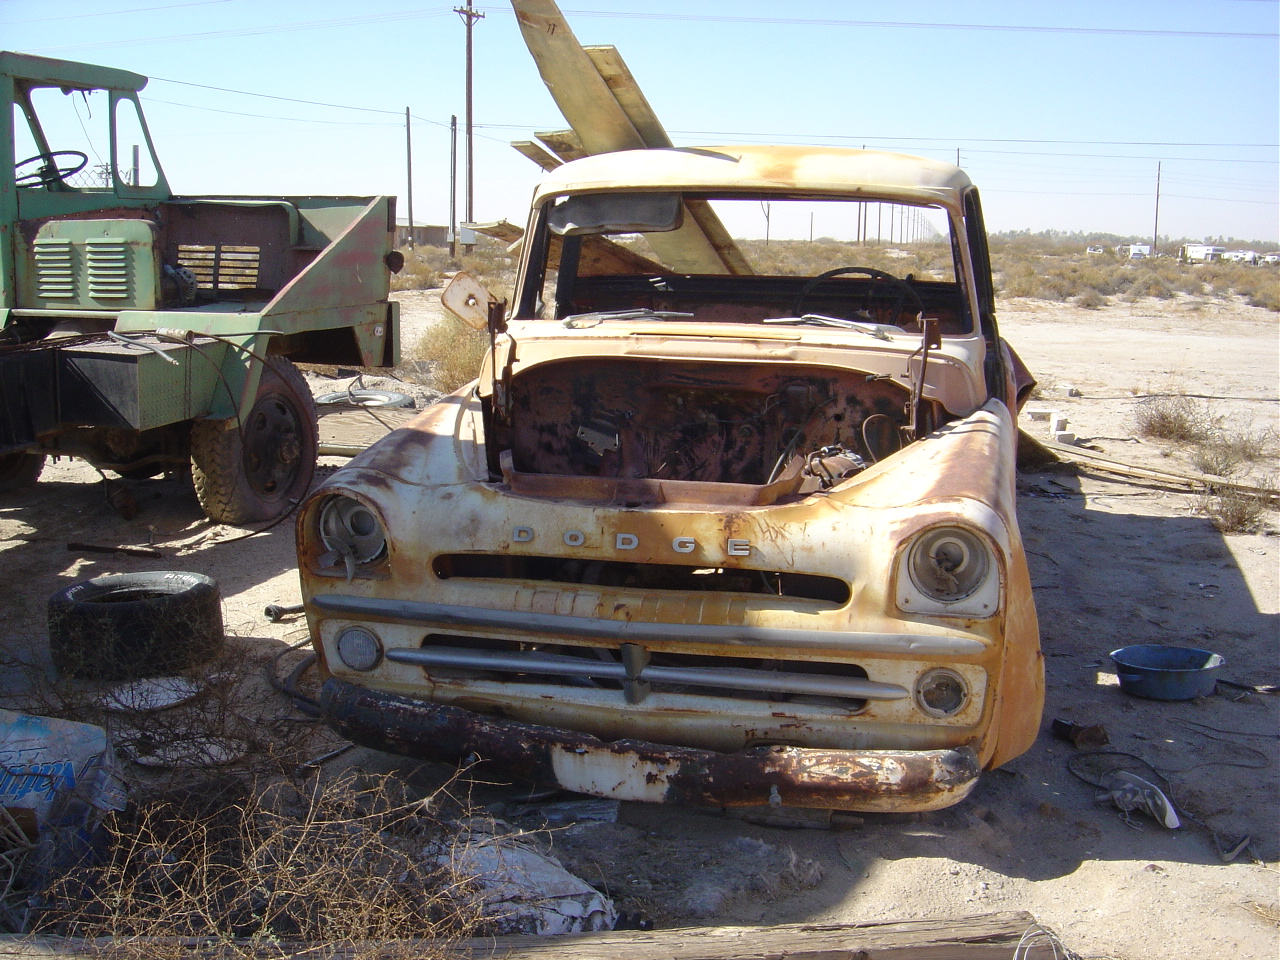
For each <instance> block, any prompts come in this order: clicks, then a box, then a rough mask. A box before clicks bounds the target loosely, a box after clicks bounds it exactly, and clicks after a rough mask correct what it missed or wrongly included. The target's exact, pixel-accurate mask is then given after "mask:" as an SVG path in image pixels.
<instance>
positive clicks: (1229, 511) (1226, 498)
mask: <svg viewBox="0 0 1280 960" xmlns="http://www.w3.org/2000/svg"><path fill="white" fill-rule="evenodd" d="M1197 510H1198V512H1199V513H1200V514H1202V515H1203V516H1206V517H1208V518H1209V519H1210V520H1211V521H1213V525H1214V526H1215V527H1217V528H1218V529H1219V530H1221V531H1222V532H1223V533H1251V532H1253V531H1254V530H1257V529H1258V528H1259V527H1261V526H1262V523H1263V520H1264V519H1265V518H1266V516H1267V503H1266V499H1265V498H1263V497H1259V496H1256V495H1255V494H1252V493H1249V492H1248V491H1245V490H1220V491H1216V492H1209V493H1206V494H1203V495H1202V496H1201V497H1200V501H1199V503H1198V504H1197Z"/></svg>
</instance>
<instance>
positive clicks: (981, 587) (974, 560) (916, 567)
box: [897, 524, 1000, 617]
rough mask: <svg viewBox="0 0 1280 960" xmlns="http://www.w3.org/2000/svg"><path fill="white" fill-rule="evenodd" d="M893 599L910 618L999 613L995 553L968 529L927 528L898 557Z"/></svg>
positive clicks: (988, 542) (985, 541)
mask: <svg viewBox="0 0 1280 960" xmlns="http://www.w3.org/2000/svg"><path fill="white" fill-rule="evenodd" d="M897 594H898V607H899V609H902V610H906V611H909V612H912V613H932V614H944V615H947V616H963V617H989V616H992V615H993V614H995V613H996V612H997V611H998V610H999V608H1000V566H999V564H998V563H997V561H996V556H995V551H994V548H993V547H992V545H991V543H990V541H989V540H988V539H987V538H986V537H984V536H982V535H981V534H979V533H977V532H976V531H974V530H970V529H969V528H967V527H961V526H957V525H953V524H941V525H939V526H935V527H928V528H926V529H925V530H923V531H921V532H920V533H918V534H916V535H915V537H914V538H913V539H912V541H911V543H910V544H909V545H908V546H907V547H906V549H905V550H903V551H902V553H901V554H900V561H899V565H898V589H897Z"/></svg>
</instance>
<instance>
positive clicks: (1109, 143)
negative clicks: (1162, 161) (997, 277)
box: [480, 0, 1280, 150]
mask: <svg viewBox="0 0 1280 960" xmlns="http://www.w3.org/2000/svg"><path fill="white" fill-rule="evenodd" d="M1267 2H1269V3H1270V2H1276V0H1267ZM480 126H483V127H486V128H488V129H493V130H501V129H505V130H531V129H534V128H533V127H530V126H529V125H528V124H516V123H507V124H502V123H486V124H480ZM668 133H672V134H676V135H679V136H682V137H754V138H757V139H767V138H774V137H780V136H788V137H805V138H811V139H815V140H816V139H822V140H826V141H831V140H850V141H853V142H855V143H863V142H867V141H871V140H889V141H892V142H894V143H944V144H947V146H948V147H954V146H956V145H959V147H960V149H962V150H964V149H967V147H966V146H965V144H969V143H1034V144H1046V145H1050V146H1052V145H1072V146H1086V147H1088V146H1095V147H1239V148H1247V149H1277V148H1280V143H1209V142H1201V141H1176V140H1031V139H1021V138H1017V137H994V138H992V137H959V138H957V137H912V136H875V137H871V136H853V135H850V134H828V133H813V134H809V133H790V134H779V133H757V132H752V131H749V130H748V131H741V130H739V131H724V130H718V131H717V130H669V131H668Z"/></svg>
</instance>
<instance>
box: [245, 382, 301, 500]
mask: <svg viewBox="0 0 1280 960" xmlns="http://www.w3.org/2000/svg"><path fill="white" fill-rule="evenodd" d="M302 429H303V427H302V418H301V414H300V413H299V412H298V410H297V409H296V408H295V407H294V405H293V404H292V403H290V402H289V400H288V398H287V397H284V396H282V395H280V394H275V393H273V394H268V395H267V396H265V397H262V398H261V399H260V400H258V402H257V403H255V404H254V405H253V410H252V411H250V413H249V417H248V419H247V420H246V421H245V425H244V447H245V477H246V479H247V480H248V481H249V486H250V487H252V488H253V490H254V491H255V492H257V493H258V494H261V495H264V496H271V495H273V494H275V493H277V492H279V491H281V490H288V489H289V488H290V487H291V486H292V485H293V481H294V479H295V478H296V477H297V475H298V470H299V469H301V466H302V461H301V452H302Z"/></svg>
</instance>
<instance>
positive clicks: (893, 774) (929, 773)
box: [320, 678, 980, 813]
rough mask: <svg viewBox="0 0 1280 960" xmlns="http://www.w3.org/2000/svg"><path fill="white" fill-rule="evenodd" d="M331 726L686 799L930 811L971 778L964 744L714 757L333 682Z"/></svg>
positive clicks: (365, 740) (755, 751)
mask: <svg viewBox="0 0 1280 960" xmlns="http://www.w3.org/2000/svg"><path fill="white" fill-rule="evenodd" d="M320 705H321V709H322V711H323V712H324V716H325V718H326V720H327V721H328V723H329V724H330V726H332V727H333V729H334V730H336V731H337V732H338V733H339V734H341V735H342V736H343V737H345V738H347V739H348V740H351V741H353V742H354V743H358V744H361V745H362V746H367V747H373V748H375V749H379V750H387V751H390V752H392V753H398V754H403V755H405V756H410V757H416V758H418V759H421V760H435V761H443V762H454V763H456V762H459V761H462V760H466V759H478V760H482V761H489V762H492V763H493V764H495V766H497V767H499V768H500V769H502V770H503V771H504V772H506V773H508V774H510V775H512V776H515V777H518V778H520V779H523V780H528V781H531V782H537V783H541V784H550V785H555V786H558V787H560V788H562V789H565V790H571V791H574V792H577V793H586V794H592V795H595V796H601V797H611V798H614V799H618V800H639V801H645V802H650V803H677V804H685V805H689V806H710V807H738V806H758V805H763V804H769V803H774V804H777V803H781V804H783V805H785V806H790V807H817V808H823V809H832V810H854V811H863V812H881V813H910V812H917V811H924V810H938V809H941V808H943V807H948V806H951V805H952V804H954V803H958V802H959V801H961V800H963V799H964V798H965V797H966V796H968V794H969V792H970V791H971V790H972V789H973V787H974V785H975V784H976V783H977V779H978V773H979V769H980V768H979V763H978V757H977V755H976V754H975V753H974V751H973V750H972V749H970V748H968V747H957V748H953V749H943V750H829V749H814V748H804V747H791V746H771V747H755V748H751V749H748V750H743V751H739V752H737V753H717V752H715V751H712V750H702V749H697V748H694V747H679V746H670V745H666V744H659V743H648V742H645V741H640V740H618V741H614V742H612V743H609V742H606V741H603V740H599V739H597V738H596V737H593V736H591V735H590V734H585V733H577V732H574V731H571V730H560V729H556V728H554V727H547V726H541V725H537V724H531V723H523V722H520V721H516V720H504V719H499V718H495V717H489V716H484V715H482V714H478V713H473V712H471V711H468V710H463V709H459V708H458V707H452V706H447V705H444V704H436V703H430V702H427V701H423V700H416V699H412V698H409V697H402V696H398V695H396V694H390V693H382V692H379V691H376V690H369V689H366V688H364V687H359V686H356V685H355V684H352V683H347V682H346V681H344V680H339V679H337V678H330V679H328V680H327V681H325V684H324V687H323V689H322V690H321V694H320Z"/></svg>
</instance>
